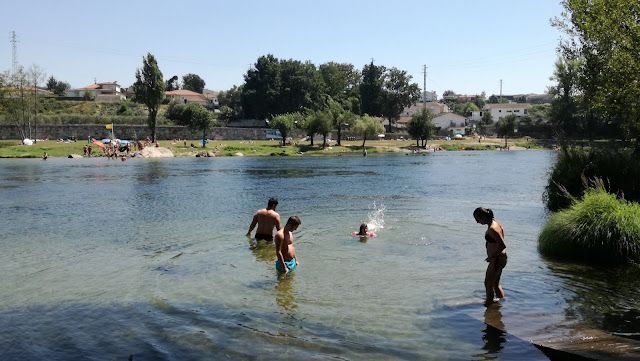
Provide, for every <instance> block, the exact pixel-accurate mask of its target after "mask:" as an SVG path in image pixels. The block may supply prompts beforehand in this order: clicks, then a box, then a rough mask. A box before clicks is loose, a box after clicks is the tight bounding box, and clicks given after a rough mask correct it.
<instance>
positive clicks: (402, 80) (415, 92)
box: [382, 68, 420, 132]
mask: <svg viewBox="0 0 640 361" xmlns="http://www.w3.org/2000/svg"><path fill="white" fill-rule="evenodd" d="M411 79H412V76H411V75H409V74H408V73H407V72H406V71H405V70H399V69H397V68H391V69H389V70H388V71H387V72H386V73H385V79H384V83H383V92H382V101H383V109H382V110H383V113H384V115H385V116H386V118H387V119H388V120H389V132H391V126H392V124H393V123H395V121H396V120H398V118H400V114H402V111H403V110H404V108H406V107H408V106H411V105H413V104H415V102H416V100H418V98H419V96H420V88H419V87H418V84H416V83H411Z"/></svg>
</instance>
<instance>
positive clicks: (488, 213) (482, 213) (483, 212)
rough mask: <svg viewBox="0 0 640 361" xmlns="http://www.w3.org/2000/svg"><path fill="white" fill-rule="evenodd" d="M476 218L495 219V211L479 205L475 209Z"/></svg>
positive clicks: (474, 215)
mask: <svg viewBox="0 0 640 361" xmlns="http://www.w3.org/2000/svg"><path fill="white" fill-rule="evenodd" d="M473 217H474V218H484V219H487V218H488V219H493V211H492V210H491V208H482V207H478V208H476V209H475V210H474V211H473Z"/></svg>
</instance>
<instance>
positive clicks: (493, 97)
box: [489, 94, 500, 104]
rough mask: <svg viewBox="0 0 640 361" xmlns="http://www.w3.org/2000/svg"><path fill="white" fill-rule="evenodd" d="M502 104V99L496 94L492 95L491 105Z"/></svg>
mask: <svg viewBox="0 0 640 361" xmlns="http://www.w3.org/2000/svg"><path fill="white" fill-rule="evenodd" d="M498 103H500V99H498V97H497V96H496V95H495V94H491V96H490V97H489V104H498Z"/></svg>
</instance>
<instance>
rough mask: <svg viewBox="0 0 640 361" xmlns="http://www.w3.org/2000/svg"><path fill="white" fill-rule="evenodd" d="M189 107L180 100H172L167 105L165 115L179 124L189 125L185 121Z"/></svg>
mask: <svg viewBox="0 0 640 361" xmlns="http://www.w3.org/2000/svg"><path fill="white" fill-rule="evenodd" d="M186 108H187V105H186V104H184V103H183V102H181V101H178V100H172V101H171V102H169V106H168V107H167V111H166V112H165V113H164V117H165V118H167V119H169V120H172V121H173V122H175V123H176V124H178V125H187V124H186V123H183V122H182V121H183V119H184V116H183V115H184V111H185V109H186Z"/></svg>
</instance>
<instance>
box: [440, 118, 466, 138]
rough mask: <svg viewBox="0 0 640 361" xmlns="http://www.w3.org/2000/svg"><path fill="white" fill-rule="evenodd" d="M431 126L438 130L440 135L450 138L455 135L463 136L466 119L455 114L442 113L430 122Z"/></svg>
mask: <svg viewBox="0 0 640 361" xmlns="http://www.w3.org/2000/svg"><path fill="white" fill-rule="evenodd" d="M432 122H433V124H434V125H435V126H436V127H438V128H440V132H439V133H438V134H440V135H449V136H452V135H454V134H456V133H460V134H463V135H464V134H465V129H466V127H467V119H466V118H465V117H463V116H462V115H459V114H456V113H442V114H440V115H438V116H436V117H435V118H433V120H432Z"/></svg>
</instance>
